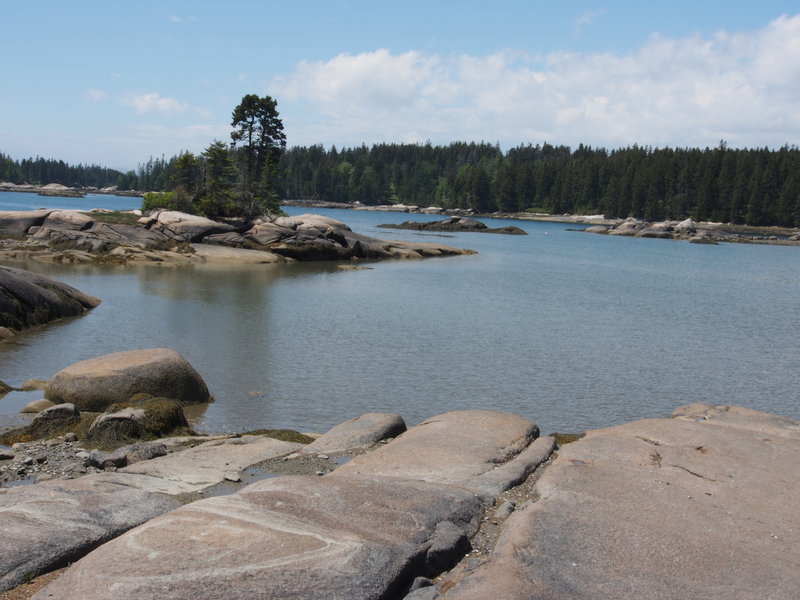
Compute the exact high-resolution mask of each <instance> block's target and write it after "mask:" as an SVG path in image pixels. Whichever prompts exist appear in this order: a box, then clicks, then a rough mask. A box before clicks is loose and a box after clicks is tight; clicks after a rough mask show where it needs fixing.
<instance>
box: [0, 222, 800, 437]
mask: <svg viewBox="0 0 800 600" xmlns="http://www.w3.org/2000/svg"><path fill="white" fill-rule="evenodd" d="M297 212H299V211H295V214H297ZM319 212H323V213H324V214H327V215H328V216H333V217H334V218H338V219H340V220H343V221H345V222H347V223H349V224H350V225H351V226H352V227H353V229H354V230H356V231H359V232H362V233H366V234H368V235H376V236H382V237H392V238H395V239H412V238H411V237H410V236H411V235H412V234H413V235H414V236H415V237H418V232H405V231H399V230H392V231H387V230H382V229H379V228H377V227H376V225H377V224H379V223H383V222H400V221H402V220H406V219H409V218H414V219H426V218H427V219H432V218H435V217H427V216H425V215H399V214H391V213H364V212H360V211H319ZM505 224H507V223H506V222H498V221H492V220H487V225H489V226H490V227H496V226H499V225H505ZM515 225H518V226H520V227H522V228H524V229H526V231H528V233H529V235H528V236H502V235H482V234H469V233H466V234H456V235H454V236H453V238H452V239H450V240H448V242H447V243H451V244H452V245H456V246H459V247H466V248H474V249H476V250H478V251H479V254H478V255H474V256H464V257H452V258H445V259H428V260H424V261H386V262H379V263H373V264H371V265H370V266H372V267H373V268H372V269H371V270H358V271H353V270H343V269H339V268H337V265H336V264H329V263H323V264H293V265H246V266H241V267H231V266H229V265H226V266H209V265H195V266H180V267H163V266H161V267H159V266H154V265H132V266H127V267H103V266H86V265H51V264H46V263H33V262H29V263H27V265H23V266H25V267H26V268H30V269H33V270H36V271H38V272H42V273H45V274H48V275H51V276H54V277H57V278H59V279H61V280H62V281H65V282H66V283H69V284H70V285H73V286H75V287H77V288H78V289H80V290H82V291H85V292H87V293H90V294H93V295H95V296H97V297H99V298H101V299H102V300H103V302H102V304H101V305H100V306H98V307H97V308H96V309H95V310H93V311H91V312H90V313H89V314H87V315H85V316H83V317H79V318H74V319H67V320H64V321H62V322H59V323H56V324H54V325H52V326H49V327H47V328H44V329H41V330H37V331H33V332H30V333H27V334H23V335H20V336H18V337H17V338H15V340H14V341H13V342H11V343H10V344H6V345H0V379H2V380H5V381H7V382H8V383H12V384H19V383H21V382H22V381H23V380H25V379H28V378H32V377H39V378H48V377H50V376H51V375H52V374H53V373H55V372H56V371H58V370H59V369H61V368H63V367H65V366H67V365H69V364H71V363H73V362H75V361H77V360H82V359H85V358H90V357H93V356H98V355H100V354H104V353H108V352H118V351H122V350H131V349H138V348H148V347H163V346H168V347H172V348H174V349H176V350H178V351H179V352H181V353H182V354H183V355H184V356H185V357H186V358H187V359H188V360H189V361H190V362H191V363H192V364H193V365H194V366H195V368H197V370H198V371H199V372H200V373H201V374H202V375H203V377H204V379H205V380H206V381H207V383H208V385H209V388H210V389H211V392H212V394H214V396H215V397H216V401H215V402H214V403H212V404H210V405H209V406H208V407H206V408H205V409H204V412H203V413H202V414H201V415H200V416H199V420H200V424H201V425H202V426H204V427H206V428H209V429H213V430H232V431H244V430H251V429H255V428H261V427H268V428H282V427H290V428H294V429H298V430H301V431H324V430H326V429H327V428H329V427H330V426H332V425H334V424H336V423H339V422H341V421H344V420H345V419H348V418H351V417H354V416H357V415H359V414H361V413H364V412H368V411H391V412H398V413H400V414H402V415H403V416H404V417H405V418H406V420H407V421H408V422H409V423H415V422H419V421H420V420H422V419H424V418H426V417H428V416H431V415H433V414H436V413H439V412H444V411H447V410H454V409H460V408H492V409H499V410H509V411H513V412H517V413H520V414H523V415H525V416H527V417H529V418H531V419H533V420H535V421H537V422H538V423H539V425H540V426H541V428H542V429H543V430H544V431H554V430H562V431H563V430H567V431H575V430H582V429H586V428H592V427H599V426H604V425H609V424H612V423H618V422H621V421H625V420H629V419H633V418H640V417H649V416H661V415H664V414H668V413H669V412H670V411H671V410H672V409H673V408H675V407H676V406H678V405H680V404H685V403H689V402H711V403H715V404H720V403H734V404H742V405H745V406H751V407H754V408H761V409H764V410H769V411H772V412H777V413H781V414H786V415H789V416H793V417H800V408H798V405H797V396H796V391H795V390H796V383H795V374H796V373H797V371H798V368H800V349H798V345H797V343H796V340H797V337H798V327H797V323H800V303H798V301H797V298H798V297H800V260H798V256H799V255H798V249H797V248H787V247H769V246H745V245H721V246H699V245H692V244H686V243H680V242H668V241H662V240H642V239H629V238H614V237H608V236H596V235H595V236H593V235H585V234H580V233H575V232H569V231H567V228H568V227H569V226H567V225H560V224H554V223H535V222H516V223H515ZM27 401H28V400H26V402H27ZM21 402H22V399H15V397H14V396H11V395H10V397H6V398H3V399H0V413H12V412H15V411H17V410H18V409H19V408H20V406H21V404H20V403H21Z"/></svg>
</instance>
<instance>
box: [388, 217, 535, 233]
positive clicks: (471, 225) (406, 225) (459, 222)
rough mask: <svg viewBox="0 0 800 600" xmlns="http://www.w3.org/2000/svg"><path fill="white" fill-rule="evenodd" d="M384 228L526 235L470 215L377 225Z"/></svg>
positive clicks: (522, 231)
mask: <svg viewBox="0 0 800 600" xmlns="http://www.w3.org/2000/svg"><path fill="white" fill-rule="evenodd" d="M378 227H384V228H386V229H409V230H412V231H446V232H453V233H464V232H476V233H503V234H507V235H528V234H527V233H526V232H525V231H524V230H522V229H520V228H519V227H514V226H513V225H507V226H505V227H489V226H487V225H486V223H483V222H482V221H478V220H477V219H472V218H470V217H458V216H453V217H448V218H447V219H443V220H441V221H404V222H403V223H401V224H399V225H397V224H394V223H386V224H384V225H378Z"/></svg>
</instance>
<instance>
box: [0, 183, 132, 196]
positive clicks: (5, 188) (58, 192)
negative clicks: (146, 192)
mask: <svg viewBox="0 0 800 600" xmlns="http://www.w3.org/2000/svg"><path fill="white" fill-rule="evenodd" d="M0 192H20V193H22V194H37V195H39V196H56V197H59V198H83V197H84V196H86V194H102V195H106V196H126V197H131V198H138V197H141V196H142V192H137V191H136V190H118V189H116V187H115V186H114V187H106V188H95V187H69V186H66V185H60V184H54V183H49V184H47V185H31V184H27V183H22V184H19V185H18V184H16V183H9V182H7V181H4V182H0Z"/></svg>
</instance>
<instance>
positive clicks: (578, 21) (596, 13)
mask: <svg viewBox="0 0 800 600" xmlns="http://www.w3.org/2000/svg"><path fill="white" fill-rule="evenodd" d="M605 12H606V11H605V10H603V9H600V10H586V11H584V12H582V13H581V14H579V15H578V16H577V17H576V18H575V21H574V22H573V30H572V33H573V35H580V34H581V33H582V32H583V28H584V27H586V26H587V25H593V24H594V21H595V19H597V17H600V16H602V15H603V14H605Z"/></svg>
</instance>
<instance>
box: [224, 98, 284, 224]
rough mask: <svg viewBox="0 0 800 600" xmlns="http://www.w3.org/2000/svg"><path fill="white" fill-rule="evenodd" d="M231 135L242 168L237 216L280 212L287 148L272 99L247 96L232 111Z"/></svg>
mask: <svg viewBox="0 0 800 600" xmlns="http://www.w3.org/2000/svg"><path fill="white" fill-rule="evenodd" d="M231 126H232V127H233V128H234V130H233V132H231V139H232V140H233V146H234V147H237V148H238V149H239V152H238V153H237V154H236V157H237V158H238V167H239V189H238V191H237V195H236V213H237V216H242V217H245V218H248V219H250V218H252V217H254V216H257V215H259V214H262V213H265V212H270V211H271V212H276V211H277V210H278V196H277V194H276V193H275V185H276V184H277V179H278V163H279V162H280V158H281V155H282V154H283V150H284V149H285V148H286V136H285V135H284V133H283V122H282V121H281V119H280V117H279V116H278V104H277V102H276V101H275V100H274V99H273V98H272V97H270V96H264V97H263V98H260V97H259V96H257V95H256V94H247V95H246V96H244V97H243V98H242V101H241V103H240V104H239V105H238V106H237V107H236V108H235V109H234V110H233V118H232V121H231Z"/></svg>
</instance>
